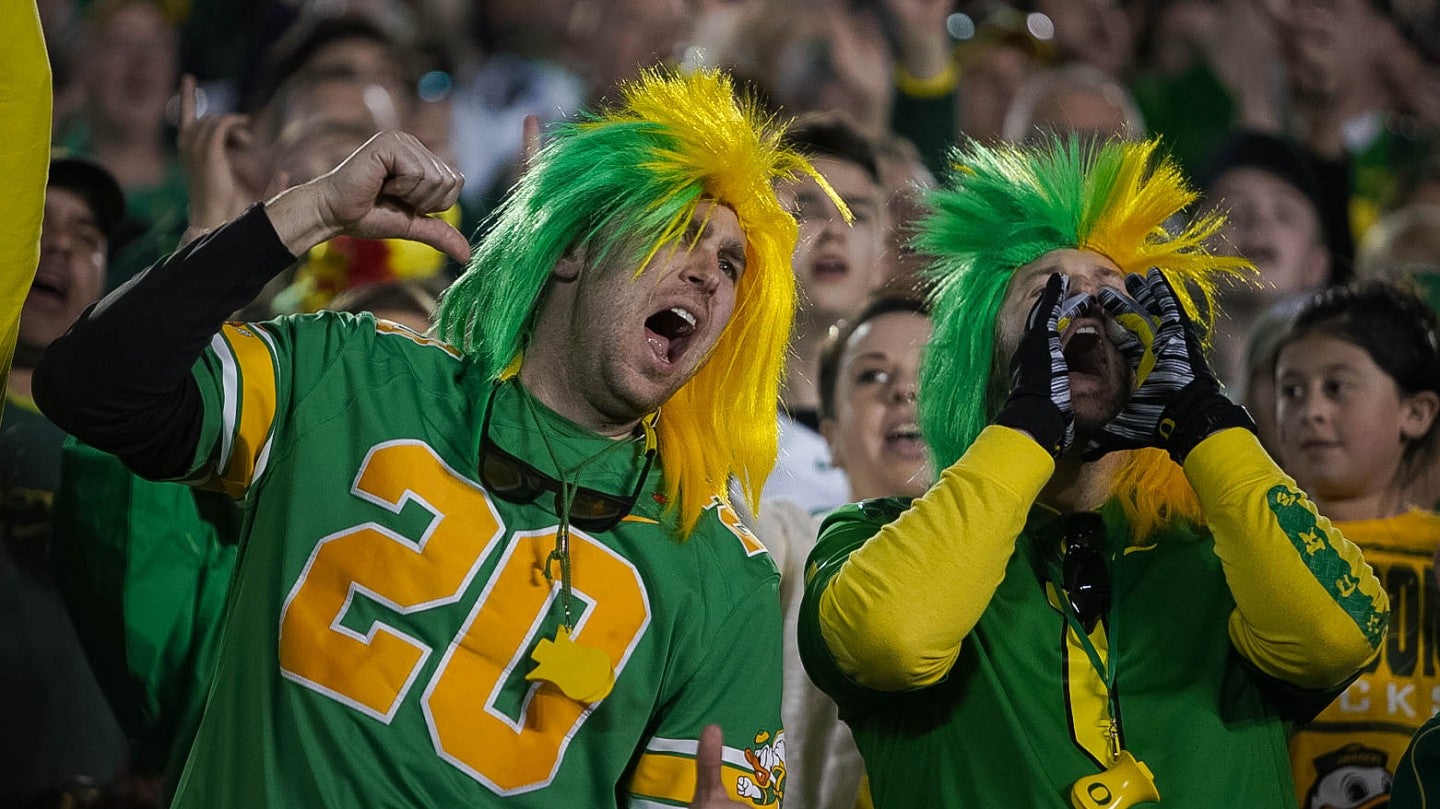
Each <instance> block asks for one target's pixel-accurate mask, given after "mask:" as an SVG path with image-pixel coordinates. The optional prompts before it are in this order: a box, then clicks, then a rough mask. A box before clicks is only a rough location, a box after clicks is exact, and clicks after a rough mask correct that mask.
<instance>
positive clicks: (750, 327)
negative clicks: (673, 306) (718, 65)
mask: <svg viewBox="0 0 1440 809" xmlns="http://www.w3.org/2000/svg"><path fill="white" fill-rule="evenodd" d="M623 99H624V100H623V103H622V104H621V105H620V106H619V107H618V108H617V109H613V110H609V111H607V112H604V113H602V114H598V115H591V116H588V117H585V118H584V119H582V120H580V121H578V122H573V123H567V124H563V125H561V126H560V127H558V128H557V129H556V130H554V131H553V133H552V137H551V138H550V140H549V142H548V143H547V144H546V145H545V146H544V147H543V148H541V149H540V151H539V152H538V153H537V154H536V155H535V156H534V158H533V159H532V160H531V161H530V164H529V167H528V169H527V170H526V172H525V174H524V176H523V177H522V178H521V179H520V181H519V183H518V184H517V185H516V186H515V188H514V189H512V191H511V193H510V195H509V196H508V197H507V198H506V200H505V201H504V202H503V203H502V204H501V205H500V207H499V208H498V209H497V210H496V212H495V213H494V214H493V215H492V218H491V220H490V222H489V223H488V224H489V230H488V232H487V233H486V234H485V236H484V237H483V239H482V240H481V242H480V244H479V246H478V247H477V249H476V250H475V258H474V259H473V260H472V262H471V264H470V267H469V269H468V270H467V272H466V273H465V274H464V275H463V276H461V277H460V279H459V280H457V281H456V282H455V283H454V285H452V286H451V288H450V290H449V292H447V293H446V295H445V299H444V301H443V302H442V305H441V307H440V312H439V315H438V317H437V322H436V327H437V330H438V333H439V334H440V336H441V337H443V338H444V339H445V340H447V341H449V342H451V343H453V344H454V345H455V346H457V347H458V348H459V349H460V350H461V351H463V352H464V353H465V354H467V355H468V356H470V357H471V358H473V359H474V360H475V361H477V362H479V363H480V364H481V366H482V367H483V368H484V370H485V372H486V373H487V374H489V375H490V376H491V377H492V378H501V377H503V376H507V375H509V374H513V373H514V372H515V371H516V370H517V369H518V368H519V366H520V364H521V363H522V362H523V354H524V351H525V348H526V346H527V345H528V343H529V338H530V330H531V329H532V328H533V315H534V312H535V309H536V306H537V303H538V302H539V300H540V296H541V294H542V293H543V291H544V289H545V285H546V283H547V281H548V280H549V278H550V273H551V270H552V269H553V268H554V267H555V265H556V263H557V262H558V261H560V259H561V258H562V257H563V256H565V255H566V253H567V252H568V251H570V250H572V249H574V248H577V247H583V248H584V252H585V256H586V263H587V265H589V266H590V267H599V266H602V265H604V264H606V263H607V262H609V261H628V262H633V263H634V266H635V268H636V269H635V276H636V277H638V276H639V275H640V273H641V272H642V271H643V270H644V268H645V266H646V265H647V264H648V263H649V261H650V260H651V259H652V258H654V257H655V255H656V254H657V253H658V252H660V251H661V250H662V249H666V248H675V249H688V247H689V245H685V244H681V243H680V241H679V240H680V239H681V238H682V237H683V235H684V233H685V229H686V226H687V225H688V224H689V223H690V220H691V217H692V216H693V215H694V214H695V211H696V208H697V206H698V205H699V203H700V202H701V200H702V199H713V200H717V201H719V202H721V203H724V204H725V205H727V206H729V207H730V208H731V209H732V210H734V211H735V214H736V217H737V218H738V219H739V223H740V227H741V229H742V230H743V231H744V233H745V242H746V244H745V251H746V255H745V264H746V269H745V273H744V274H743V275H742V276H741V278H740V282H739V285H738V287H737V289H736V304H735V311H734V314H733V315H732V316H731V319H730V323H729V325H728V326H726V328H725V330H724V332H722V334H721V335H720V339H719V341H718V343H717V344H716V346H715V348H714V349H713V351H712V352H711V354H710V357H709V359H708V361H706V362H705V363H704V364H703V365H702V366H701V368H700V370H699V372H698V373H696V375H695V376H694V377H693V378H692V379H690V380H689V381H688V382H686V383H685V385H684V386H682V387H681V388H680V390H679V391H678V392H676V394H675V395H674V396H673V397H671V399H670V401H668V402H667V403H666V404H665V406H664V407H663V408H662V412H661V415H660V419H659V422H658V432H659V438H660V458H661V466H662V468H663V470H664V485H665V493H666V496H667V498H668V499H669V503H670V505H671V508H678V509H679V516H680V521H679V522H680V530H681V533H682V535H688V534H689V533H690V531H691V529H692V528H693V527H694V525H695V522H696V521H697V520H698V519H699V517H700V513H701V512H702V511H703V509H704V508H705V506H706V504H707V503H708V502H709V501H710V498H711V497H712V496H713V495H719V496H720V497H722V498H724V497H725V496H726V486H727V480H728V479H729V478H730V476H732V475H733V476H735V477H736V478H737V479H738V480H739V482H740V485H741V488H742V491H743V492H744V495H745V497H746V500H747V501H748V502H749V504H750V505H751V507H752V508H754V507H755V506H756V500H757V498H758V495H759V490H760V486H761V485H762V484H763V483H764V481H765V478H766V476H767V475H768V474H769V473H770V469H771V467H773V466H774V464H775V454H776V439H777V434H776V430H777V427H776V418H775V408H776V402H778V401H779V386H780V380H781V378H782V374H783V372H784V353H785V348H786V343H787V341H788V339H789V336H790V326H791V321H792V319H793V316H794V311H795V298H796V290H795V279H794V275H793V273H792V272H791V269H790V257H791V253H792V252H793V251H794V248H795V239H796V235H797V232H798V231H797V227H796V224H795V220H794V218H793V217H792V216H791V215H790V214H788V213H786V211H785V210H784V209H783V208H781V206H780V203H779V202H778V201H777V200H776V197H775V191H774V183H775V182H776V181H778V180H783V179H792V178H796V177H798V176H800V175H802V174H804V175H809V176H811V177H814V178H816V179H817V180H818V181H819V182H820V183H821V185H822V186H825V187H827V188H828V186H826V184H825V182H824V180H823V179H821V178H820V176H819V175H818V174H817V173H816V171H815V169H814V168H813V167H812V166H811V165H810V163H809V162H808V161H807V160H806V159H805V158H804V157H802V156H801V155H799V154H798V153H796V152H794V151H793V150H791V149H789V148H788V147H786V146H784V145H783V144H782V142H781V136H782V135H783V131H784V127H783V126H781V125H779V124H777V123H776V122H775V121H774V120H773V119H771V118H769V117H766V116H763V115H762V114H761V113H760V112H759V109H758V106H757V105H756V104H755V103H754V101H753V100H750V99H739V98H737V96H736V93H735V89H734V87H733V85H732V82H731V80H730V79H729V77H728V76H726V75H724V74H722V73H719V72H716V71H698V72H694V73H688V74H683V75H682V74H675V73H669V72H663V71H650V72H646V73H645V74H643V75H642V76H641V78H640V79H639V80H638V81H636V82H634V83H631V84H628V85H626V86H625V87H624V88H623Z"/></svg>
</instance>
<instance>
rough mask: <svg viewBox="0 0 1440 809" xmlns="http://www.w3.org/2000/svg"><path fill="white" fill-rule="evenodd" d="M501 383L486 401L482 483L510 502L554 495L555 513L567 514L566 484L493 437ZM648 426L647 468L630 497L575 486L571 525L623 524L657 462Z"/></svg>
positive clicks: (584, 527)
mask: <svg viewBox="0 0 1440 809" xmlns="http://www.w3.org/2000/svg"><path fill="white" fill-rule="evenodd" d="M499 391H500V385H494V386H493V387H492V388H491V389H490V399H489V401H487V402H486V403H485V419H484V422H483V424H482V425H481V427H480V482H481V483H483V484H485V488H486V489H488V490H489V491H490V492H491V493H492V494H494V495H496V496H497V497H500V498H501V499H503V500H506V501H508V502H511V503H518V504H521V505H524V504H527V503H533V502H535V500H536V499H537V498H538V497H540V495H542V494H544V493H546V492H552V493H554V495H555V513H556V514H564V513H565V507H564V506H565V502H564V497H565V494H564V492H565V487H564V486H563V485H562V484H561V482H560V481H558V480H556V479H555V478H553V477H550V476H549V475H547V474H545V473H544V472H541V471H540V470H539V469H536V468H535V467H534V466H531V465H530V464H529V463H527V462H525V461H523V460H521V459H520V458H517V457H515V456H514V455H511V454H510V453H508V452H506V451H505V450H503V449H501V448H500V447H499V446H498V445H496V444H495V442H494V441H491V440H490V414H491V413H492V412H494V410H495V395H496V394H497V393H499ZM644 427H645V467H644V468H643V469H641V470H640V478H639V479H638V480H636V481H635V490H634V491H632V492H630V496H629V497H619V496H617V495H613V494H606V493H605V492H601V491H596V490H595V489H590V488H587V487H585V486H572V487H570V488H571V491H572V492H573V493H574V496H573V498H572V499H571V501H570V524H571V525H573V526H575V527H576V528H580V529H582V530H585V531H594V532H600V531H609V530H610V529H611V528H614V527H615V526H616V525H618V524H619V523H620V521H621V520H623V519H624V518H625V516H626V515H627V514H629V513H630V512H631V510H633V509H634V508H635V503H636V502H638V501H639V499H640V494H641V492H643V491H644V489H645V481H646V479H647V478H649V477H650V467H651V465H652V464H654V462H655V454H656V450H657V447H656V443H655V431H654V428H653V425H652V424H651V423H650V421H649V420H648V419H647V421H646V422H645V423H644Z"/></svg>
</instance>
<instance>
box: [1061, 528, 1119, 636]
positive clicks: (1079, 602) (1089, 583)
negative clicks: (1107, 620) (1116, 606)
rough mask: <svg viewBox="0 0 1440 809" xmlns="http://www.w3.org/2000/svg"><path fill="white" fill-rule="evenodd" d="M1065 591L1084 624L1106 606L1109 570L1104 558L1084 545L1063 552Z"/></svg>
mask: <svg viewBox="0 0 1440 809" xmlns="http://www.w3.org/2000/svg"><path fill="white" fill-rule="evenodd" d="M1064 576H1065V592H1067V593H1069V594H1070V603H1071V604H1072V605H1073V606H1074V607H1075V612H1077V613H1079V617H1080V619H1081V621H1082V622H1083V623H1084V624H1085V625H1086V627H1087V628H1089V627H1091V626H1093V625H1094V623H1095V619H1096V618H1099V617H1100V616H1101V615H1103V614H1105V613H1106V612H1108V611H1109V610H1110V571H1109V570H1107V569H1106V567H1105V559H1104V558H1103V557H1101V556H1100V554H1098V553H1096V552H1094V551H1092V550H1090V549H1088V548H1082V547H1077V548H1071V549H1069V550H1068V551H1067V553H1066V554H1065V570H1064Z"/></svg>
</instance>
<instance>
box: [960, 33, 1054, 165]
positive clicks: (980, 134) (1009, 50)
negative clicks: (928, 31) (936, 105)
mask: <svg viewBox="0 0 1440 809" xmlns="http://www.w3.org/2000/svg"><path fill="white" fill-rule="evenodd" d="M1051 50H1052V49H1051V48H1050V47H1048V44H1047V43H1046V42H1045V41H1044V40H1037V39H1036V38H1035V37H1034V36H1033V35H1032V34H1031V33H1030V32H1029V30H1028V29H1027V28H1026V27H1025V15H1024V14H1021V13H1020V12H1018V11H1015V10H1014V9H1010V8H1002V9H1000V10H998V11H996V12H994V13H992V14H990V15H989V16H988V17H986V18H985V19H984V20H982V21H981V23H980V24H979V26H977V28H976V32H975V36H974V37H973V38H972V39H970V40H969V41H967V42H966V43H964V44H963V45H961V46H959V47H958V48H956V53H955V59H956V64H957V67H958V68H959V71H960V97H959V105H960V107H959V115H960V131H961V132H963V133H964V134H965V135H966V136H968V137H972V138H976V139H977V140H983V141H995V140H999V139H1000V137H1001V135H1002V133H1003V132H1004V127H1005V114H1006V113H1007V112H1008V111H1009V110H1010V105H1011V104H1012V103H1013V102H1014V100H1015V94H1016V93H1018V92H1020V87H1021V86H1022V85H1024V83H1025V80H1026V79H1027V78H1029V76H1030V74H1031V73H1032V72H1034V71H1035V69H1036V68H1038V67H1040V66H1042V65H1044V64H1046V63H1047V62H1048V61H1049V58H1050V52H1051Z"/></svg>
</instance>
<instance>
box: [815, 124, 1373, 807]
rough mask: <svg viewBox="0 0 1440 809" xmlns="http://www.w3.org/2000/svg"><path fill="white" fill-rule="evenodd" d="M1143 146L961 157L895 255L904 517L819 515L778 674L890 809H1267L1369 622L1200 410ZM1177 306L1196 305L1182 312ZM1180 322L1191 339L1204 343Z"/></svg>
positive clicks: (1174, 249)
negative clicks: (831, 720) (917, 260)
mask: <svg viewBox="0 0 1440 809" xmlns="http://www.w3.org/2000/svg"><path fill="white" fill-rule="evenodd" d="M1156 147H1157V144H1156V143H1155V142H1148V143H1115V142H1110V143H1103V144H1083V143H1081V142H1080V141H1078V140H1076V139H1070V140H1068V141H1066V140H1060V139H1053V140H1051V141H1049V142H1047V143H1043V144H1040V145H1035V146H1017V145H1006V146H996V147H993V148H992V147H986V146H981V145H978V144H970V145H969V146H967V147H966V148H964V149H962V150H960V151H958V152H956V154H955V155H954V159H953V163H954V164H955V166H956V168H955V169H954V171H953V172H952V174H951V176H950V178H949V182H948V185H947V186H946V187H945V188H942V189H940V190H937V191H936V192H933V193H932V195H931V198H930V204H931V211H930V213H929V214H928V217H927V218H926V220H925V221H924V223H923V225H922V227H921V231H920V234H919V237H918V245H919V247H920V248H921V249H922V251H924V252H926V253H928V254H930V255H931V256H932V257H933V261H932V265H931V269H930V273H931V277H932V280H933V281H934V282H935V283H936V284H937V286H936V289H937V292H936V293H935V295H934V300H933V319H934V322H935V332H934V337H933V338H932V340H931V342H930V344H929V346H928V347H927V349H926V354H925V357H924V360H923V367H922V369H921V377H920V391H921V394H920V401H919V408H920V411H919V412H920V426H921V434H922V435H924V437H925V441H926V443H927V444H928V445H929V447H930V449H931V451H932V453H933V455H934V458H935V460H936V465H937V467H940V468H942V469H943V470H944V471H943V472H942V473H941V475H940V479H939V481H938V482H937V483H936V484H935V486H934V487H933V488H931V489H930V490H929V491H928V492H927V493H926V494H925V495H924V496H923V497H920V498H918V499H915V500H913V501H910V500H900V499H886V500H876V501H867V502H863V503H859V504H855V505H852V506H848V507H846V508H843V509H841V510H839V511H837V512H835V513H834V514H832V515H831V516H830V518H829V519H828V520H827V521H826V522H825V524H824V526H823V527H822V528H821V536H820V540H819V543H818V544H817V546H816V548H815V550H814V551H813V552H812V553H811V556H810V559H809V563H808V565H807V568H806V570H807V584H806V596H805V601H804V603H803V606H802V610H801V618H800V620H801V627H800V645H801V655H802V658H803V659H804V661H805V664H806V667H807V669H808V671H809V673H810V675H811V676H812V677H813V678H814V679H815V680H816V682H817V683H818V684H819V685H820V686H821V687H822V688H824V689H825V690H826V691H827V692H828V693H829V694H830V695H831V696H832V697H834V698H835V699H836V701H837V702H838V703H839V705H840V715H841V717H842V718H843V719H845V720H846V721H847V722H848V723H849V724H850V726H851V728H852V730H853V731H854V736H855V740H856V743H857V745H858V746H859V748H860V751H861V753H862V755H863V756H864V758H865V770H866V773H867V775H868V776H869V779H870V787H871V791H872V794H873V797H874V800H875V805H876V806H877V807H881V809H887V808H889V807H907V809H908V808H909V807H958V806H965V807H1020V806H1024V807H1065V806H1075V807H1116V806H1133V805H1135V804H1137V803H1145V802H1150V801H1156V800H1159V801H1161V803H1162V805H1166V806H1182V807H1190V806H1194V807H1200V806H1226V805H1243V806H1247V807H1274V808H1275V809H1281V807H1291V806H1294V805H1295V802H1296V798H1295V792H1294V785H1293V783H1292V781H1291V775H1290V767H1289V762H1288V758H1287V754H1286V737H1285V727H1286V725H1287V723H1288V722H1291V721H1294V720H1298V719H1303V718H1306V717H1309V716H1311V715H1313V714H1314V713H1315V712H1316V711H1318V710H1319V709H1321V708H1322V707H1324V705H1325V704H1326V703H1327V702H1329V700H1330V699H1331V697H1332V696H1333V695H1334V694H1335V693H1336V692H1337V690H1338V689H1340V688H1343V687H1344V685H1345V684H1346V683H1348V682H1349V681H1350V680H1351V679H1353V677H1354V676H1355V675H1356V674H1357V673H1358V671H1359V669H1360V668H1361V667H1362V666H1364V665H1365V663H1366V662H1367V660H1369V659H1371V658H1372V657H1373V655H1374V654H1375V652H1376V649H1377V648H1378V646H1379V643H1380V641H1381V639H1382V638H1383V636H1384V632H1385V626H1386V621H1387V617H1388V602H1387V600H1386V596H1385V593H1384V590H1383V589H1382V588H1381V586H1380V584H1379V582H1378V581H1377V580H1376V578H1375V576H1374V575H1373V574H1372V572H1371V570H1370V568H1369V566H1368V565H1367V564H1366V563H1365V561H1364V560H1363V559H1362V558H1361V555H1360V552H1359V551H1358V549H1357V548H1356V547H1355V546H1354V545H1353V544H1351V543H1350V542H1349V541H1347V540H1346V539H1345V538H1344V537H1343V536H1341V535H1340V533H1339V532H1338V531H1337V530H1335V528H1334V527H1333V526H1332V525H1331V523H1330V521H1329V520H1327V519H1326V518H1324V517H1323V516H1320V515H1318V514H1317V513H1316V512H1315V508H1314V506H1313V505H1312V504H1311V502H1310V501H1309V499H1308V498H1307V497H1306V496H1305V494H1304V493H1303V492H1301V491H1299V490H1297V489H1296V488H1295V484H1294V481H1293V480H1291V479H1290V478H1288V477H1286V476H1285V475H1284V473H1282V472H1281V471H1280V469H1279V468H1278V467H1276V465H1275V464H1274V463H1273V462H1272V461H1271V460H1270V458H1269V457H1267V456H1266V455H1265V453H1264V451H1263V450H1262V449H1261V448H1260V445H1259V443H1258V441H1257V440H1256V438H1255V436H1254V432H1253V423H1252V422H1251V421H1250V419H1249V417H1248V415H1247V414H1246V413H1245V412H1244V410H1243V409H1241V408H1239V407H1238V406H1236V405H1234V404H1231V403H1230V402H1229V401H1228V400H1226V399H1225V397H1224V396H1223V395H1222V394H1221V393H1220V390H1219V385H1218V383H1217V382H1216V381H1215V377H1214V375H1213V373H1212V372H1211V371H1210V368H1209V366H1208V364H1207V362H1206V360H1205V357H1204V353H1203V350H1202V343H1201V336H1200V335H1201V333H1202V332H1201V331H1200V329H1198V328H1197V327H1196V326H1195V323H1194V321H1195V320H1197V319H1208V318H1209V317H1210V316H1211V313H1213V311H1214V309H1213V297H1212V295H1213V291H1214V288H1215V282H1216V276H1217V275H1222V274H1225V273H1234V272H1237V271H1241V270H1244V269H1247V268H1248V264H1247V263H1246V262H1244V260H1243V259H1234V258H1226V257H1219V256H1211V255H1209V254H1208V252H1207V251H1206V250H1205V249H1204V242H1205V239H1206V238H1207V237H1208V236H1210V235H1211V234H1213V233H1214V231H1215V230H1216V228H1218V227H1219V221H1218V220H1217V219H1216V218H1214V217H1211V218H1201V219H1198V220H1196V221H1193V222H1191V223H1190V224H1189V225H1188V226H1186V227H1184V228H1183V229H1182V230H1180V232H1178V233H1171V232H1169V231H1167V230H1165V228H1164V225H1165V222H1166V220H1167V219H1168V218H1169V217H1170V216H1172V215H1173V214H1175V213H1176V212H1178V211H1180V210H1181V209H1183V208H1184V207H1185V206H1186V205H1187V204H1188V203H1190V202H1191V201H1192V200H1193V198H1194V195H1193V194H1192V193H1190V192H1189V190H1188V189H1186V188H1185V186H1184V184H1183V182H1182V181H1181V179H1180V175H1179V173H1178V171H1177V170H1176V169H1175V168H1174V166H1173V165H1171V164H1170V163H1169V162H1168V160H1158V159H1156V157H1155V151H1156ZM1197 298H1203V299H1197ZM1204 325H1208V324H1204Z"/></svg>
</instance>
